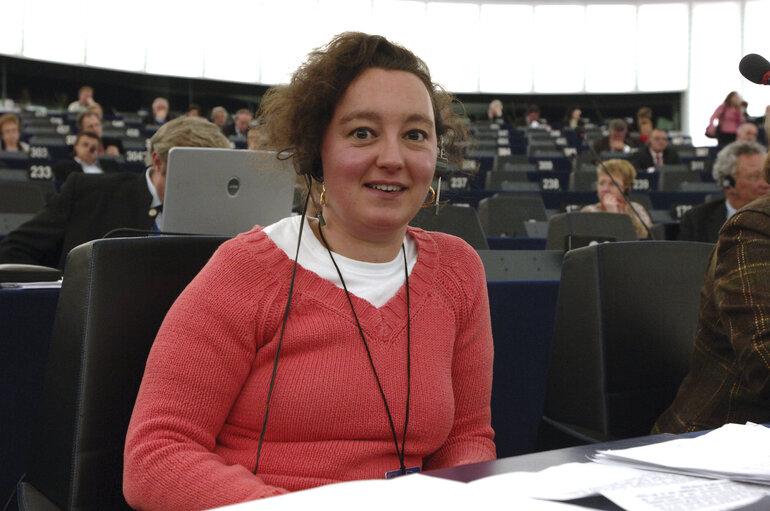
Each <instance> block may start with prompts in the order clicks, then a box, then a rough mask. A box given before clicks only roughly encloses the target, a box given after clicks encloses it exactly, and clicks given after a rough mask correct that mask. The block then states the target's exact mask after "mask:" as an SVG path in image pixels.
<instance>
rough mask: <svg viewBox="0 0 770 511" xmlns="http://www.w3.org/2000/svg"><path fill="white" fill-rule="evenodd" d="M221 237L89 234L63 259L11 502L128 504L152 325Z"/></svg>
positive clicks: (34, 507) (33, 510)
mask: <svg viewBox="0 0 770 511" xmlns="http://www.w3.org/2000/svg"><path fill="white" fill-rule="evenodd" d="M226 239H227V238H224V237H214V236H201V237H191V236H184V237H150V238H114V239H103V240H96V241H92V242H89V243H86V244H84V245H81V246H79V247H76V248H75V249H73V250H72V251H71V252H70V254H69V256H68V260H67V268H66V270H65V272H64V284H63V286H62V289H61V294H60V297H59V302H58V307H57V311H56V320H55V323H54V332H53V337H52V340H51V347H50V351H49V361H48V367H47V371H46V375H45V381H44V383H43V394H42V398H41V403H40V415H39V420H38V423H37V425H38V428H39V429H38V431H37V433H36V435H35V436H34V437H33V454H32V457H31V460H30V462H29V463H28V465H27V467H28V468H27V471H26V474H27V475H26V478H25V479H24V480H23V481H22V482H21V483H20V484H19V486H18V495H17V500H18V509H19V510H23V511H56V510H67V511H70V510H78V511H87V510H94V511H96V510H127V509H130V508H129V507H128V505H127V504H126V502H125V500H124V498H123V491H122V478H123V445H124V442H125V435H126V430H127V429H128V422H129V419H130V418H131V413H132V410H133V406H134V401H135V399H136V394H137V391H138V389H139V384H140V382H141V378H142V374H143V373H144V364H145V360H146V358H147V354H148V353H149V350H150V346H151V345H152V342H153V340H154V338H155V334H156V332H157V330H158V328H159V326H160V324H161V321H162V320H163V317H164V316H165V314H166V311H167V310H168V309H169V307H170V306H171V304H172V303H173V302H174V300H175V299H176V297H177V296H178V295H179V293H180V292H181V291H182V289H184V287H185V286H186V285H187V284H188V283H189V282H190V280H191V279H192V278H193V277H194V276H195V275H196V274H197V273H198V271H199V270H200V269H201V268H202V267H203V265H204V264H205V263H206V261H208V259H209V257H210V256H211V254H212V253H213V252H214V251H215V250H216V248H217V247H218V246H219V245H220V244H221V243H222V242H223V241H225V240H226Z"/></svg>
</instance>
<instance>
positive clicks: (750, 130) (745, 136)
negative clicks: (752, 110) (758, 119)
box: [735, 122, 759, 142]
mask: <svg viewBox="0 0 770 511" xmlns="http://www.w3.org/2000/svg"><path fill="white" fill-rule="evenodd" d="M758 136H759V129H758V128H757V125H756V124H754V123H751V122H744V123H743V124H741V125H740V126H739V127H738V131H736V132H735V140H736V141H738V140H743V141H746V142H756V141H757V137H758Z"/></svg>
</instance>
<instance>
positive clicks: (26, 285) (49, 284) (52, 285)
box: [0, 279, 62, 289]
mask: <svg viewBox="0 0 770 511" xmlns="http://www.w3.org/2000/svg"><path fill="white" fill-rule="evenodd" d="M61 284H62V281H61V279H59V280H51V281H43V282H0V289H60V288H61Z"/></svg>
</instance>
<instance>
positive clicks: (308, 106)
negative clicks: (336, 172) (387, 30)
mask: <svg viewBox="0 0 770 511" xmlns="http://www.w3.org/2000/svg"><path fill="white" fill-rule="evenodd" d="M369 68H381V69H386V70H389V71H407V72H409V73H412V74H414V75H415V76H417V77H418V78H419V79H420V81H422V83H423V84H424V85H425V88H426V89H427V90H428V93H429V95H430V98H431V103H432V105H433V114H434V116H435V119H436V134H437V135H438V137H439V140H440V141H441V148H440V151H439V152H440V153H441V154H442V155H444V156H445V157H446V158H447V159H448V160H450V161H452V162H453V163H459V162H460V160H461V159H462V147H460V144H459V143H460V142H462V141H464V140H465V139H466V138H467V130H466V128H465V124H464V123H463V122H462V118H461V117H460V116H459V115H458V114H457V113H455V112H454V110H453V109H452V103H453V102H455V101H456V99H455V98H454V97H453V96H452V95H451V94H449V93H448V92H446V91H445V90H444V89H443V88H442V87H441V86H439V85H437V84H435V83H433V81H432V80H431V76H430V71H429V70H428V66H427V65H426V64H425V62H423V61H422V60H421V59H420V58H419V57H417V56H416V55H415V54H414V53H412V52H411V51H409V50H407V49H406V48H404V47H402V46H399V45H397V44H394V43H392V42H390V41H388V40H387V39H385V38H384V37H382V36H378V35H369V34H364V33H361V32H345V33H342V34H339V35H337V36H335V37H334V39H332V40H331V42H329V43H328V44H327V45H325V46H323V47H321V48H317V49H315V50H314V51H312V52H311V53H310V54H309V55H308V58H307V60H306V61H305V62H304V63H303V64H302V65H301V66H300V67H299V68H298V69H297V70H296V71H295V72H294V75H293V76H292V78H291V81H290V83H289V84H288V85H279V86H276V87H272V88H271V89H270V90H268V91H267V93H266V94H265V96H264V97H263V98H262V102H261V104H260V111H259V114H258V118H259V119H260V122H262V123H264V125H265V132H266V134H267V144H268V146H269V147H271V148H272V149H275V150H277V151H279V152H280V153H281V154H284V155H286V154H289V155H291V156H292V157H293V159H294V167H295V169H296V170H297V173H298V174H302V175H307V176H310V177H312V178H313V179H315V180H316V181H323V166H322V162H321V142H322V141H323V137H324V133H325V131H326V128H327V126H328V125H329V123H330V122H331V119H332V117H333V116H334V109H335V108H336V106H337V103H338V102H339V100H340V99H341V98H342V96H343V94H344V93H345V91H346V90H347V88H348V86H349V85H350V84H351V83H352V82H353V80H355V79H356V78H357V77H358V76H359V75H360V74H361V73H362V72H364V71H365V70H367V69H369Z"/></svg>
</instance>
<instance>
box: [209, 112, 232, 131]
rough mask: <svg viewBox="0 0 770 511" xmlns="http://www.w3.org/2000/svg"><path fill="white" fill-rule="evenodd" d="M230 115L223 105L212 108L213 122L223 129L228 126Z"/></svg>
mask: <svg viewBox="0 0 770 511" xmlns="http://www.w3.org/2000/svg"><path fill="white" fill-rule="evenodd" d="M228 121H229V116H228V115H227V110H225V107H223V106H215V107H214V108H212V109H211V122H213V123H214V124H216V125H217V126H219V129H223V128H224V127H225V126H227V123H228Z"/></svg>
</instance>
